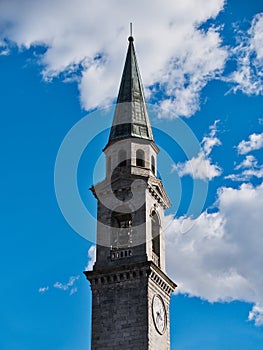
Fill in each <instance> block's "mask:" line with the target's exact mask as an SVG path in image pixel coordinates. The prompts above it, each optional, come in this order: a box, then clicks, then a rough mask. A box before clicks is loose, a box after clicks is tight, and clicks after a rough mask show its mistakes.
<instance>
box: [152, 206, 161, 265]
mask: <svg viewBox="0 0 263 350" xmlns="http://www.w3.org/2000/svg"><path fill="white" fill-rule="evenodd" d="M151 222H152V251H153V253H154V254H155V255H156V256H157V258H158V260H159V259H160V221H159V218H158V215H157V213H156V211H153V212H152V220H151Z"/></svg>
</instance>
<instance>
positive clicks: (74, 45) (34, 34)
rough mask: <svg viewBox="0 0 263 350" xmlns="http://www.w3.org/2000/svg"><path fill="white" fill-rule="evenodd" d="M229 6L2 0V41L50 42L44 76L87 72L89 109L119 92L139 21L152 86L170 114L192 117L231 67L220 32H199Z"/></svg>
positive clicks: (162, 0)
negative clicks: (131, 38) (203, 95)
mask: <svg viewBox="0 0 263 350" xmlns="http://www.w3.org/2000/svg"><path fill="white" fill-rule="evenodd" d="M223 7H224V0H210V1H209V2H207V1H206V0H185V1H176V2H175V1H173V0H156V1H155V2H154V3H153V2H152V1H149V0H146V1H144V2H141V1H139V0H134V1H133V2H130V1H121V2H120V1H117V0H110V1H104V2H97V1H95V0H88V1H87V0H68V1H66V2H63V1H61V0H46V1H42V0H27V1H23V2H21V1H19V0H13V1H9V0H2V1H1V2H0V24H1V30H2V31H1V36H0V40H4V39H7V40H9V41H12V42H15V43H16V44H17V45H18V46H19V47H20V48H29V47H31V46H33V45H39V44H41V45H44V46H45V47H46V51H45V53H43V55H42V56H40V62H41V64H42V65H43V75H44V77H45V79H52V77H54V76H57V75H59V74H60V73H62V72H63V73H65V76H67V75H69V76H70V77H72V74H73V75H74V72H75V71H76V70H78V71H80V72H81V74H80V77H79V79H78V81H79V90H80V98H81V103H82V105H83V106H84V108H85V109H87V110H89V109H92V108H95V107H97V106H101V105H104V104H106V103H108V102H109V101H111V100H112V99H113V98H115V97H116V95H117V89H118V82H119V79H120V76H121V71H122V68H123V59H124V55H125V51H126V45H125V42H126V40H127V34H128V24H129V22H130V21H132V22H133V23H134V33H135V38H136V48H137V51H138V56H139V61H140V62H139V63H140V67H141V71H142V75H143V80H144V82H145V85H146V86H148V87H151V88H150V90H149V91H156V92H158V89H157V88H156V87H157V86H158V87H159V88H161V90H162V92H163V96H164V99H163V101H162V102H161V106H162V107H163V106H166V108H167V113H168V116H170V112H171V111H172V110H173V116H177V115H184V116H186V117H189V116H191V115H193V114H194V113H195V112H196V110H198V109H199V104H200V101H199V96H200V92H201V90H202V89H203V87H204V86H205V85H206V84H207V82H208V81H210V80H211V79H214V78H215V77H216V76H217V75H218V74H220V73H221V72H222V70H223V68H224V65H225V61H226V58H227V50H226V49H225V48H223V47H222V43H221V38H220V32H219V31H220V29H217V28H215V27H213V26H212V25H211V26H210V27H209V28H208V29H207V30H206V31H204V30H202V29H200V25H201V24H203V23H205V22H206V21H207V20H209V19H213V18H215V17H216V16H217V15H218V13H219V12H220V11H221V10H222V9H223ZM138 8H140V11H138ZM145 13H147V16H145ZM102 23H103V25H101V24H102ZM152 94H154V92H152Z"/></svg>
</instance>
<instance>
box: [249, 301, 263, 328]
mask: <svg viewBox="0 0 263 350" xmlns="http://www.w3.org/2000/svg"><path fill="white" fill-rule="evenodd" d="M248 319H249V321H255V324H256V326H263V307H262V306H259V305H254V306H253V308H252V310H251V311H250V313H249V315H248Z"/></svg>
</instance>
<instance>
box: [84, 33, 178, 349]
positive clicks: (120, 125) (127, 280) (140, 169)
mask: <svg viewBox="0 0 263 350" xmlns="http://www.w3.org/2000/svg"><path fill="white" fill-rule="evenodd" d="M133 41H134V40H133V37H131V36H130V37H129V46H128V52H127V57H126V61H125V66H124V71H123V75H122V80H121V85H120V90H119V94H118V99H117V105H116V109H115V113H114V119H113V124H112V127H111V131H110V136H109V140H108V143H107V145H106V147H105V148H104V153H105V155H106V168H107V169H106V178H105V180H103V181H102V182H100V183H98V184H97V185H95V186H93V187H92V188H91V190H92V192H93V194H94V196H95V197H96V199H97V201H98V209H97V210H98V212H97V246H96V262H95V264H94V267H93V271H85V275H86V277H87V279H88V280H89V281H90V284H91V290H92V346H91V349H92V350H106V349H109V350H117V349H118V350H119V349H121V350H123V349H125V350H135V349H136V350H169V349H170V318H169V304H170V294H171V292H172V291H174V289H175V287H176V284H175V283H174V282H172V281H171V280H170V279H169V277H168V276H167V275H166V272H165V242H164V230H163V219H164V210H165V209H166V208H168V207H169V205H170V202H169V198H168V196H167V194H166V192H165V190H164V187H163V185H162V182H161V180H160V179H159V178H158V177H157V154H158V152H159V149H158V147H157V145H156V144H155V142H154V138H153V134H152V129H151V124H150V119H149V115H148V111H147V106H146V103H145V97H144V92H143V85H142V81H141V77H140V72H139V68H138V64H137V60H136V55H135V49H134V43H133Z"/></svg>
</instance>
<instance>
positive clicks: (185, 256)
mask: <svg viewBox="0 0 263 350" xmlns="http://www.w3.org/2000/svg"><path fill="white" fill-rule="evenodd" d="M217 206H218V212H216V213H211V214H208V213H202V214H201V215H200V216H199V218H197V219H195V220H194V219H191V218H185V217H181V218H178V219H174V218H173V217H171V216H170V217H167V218H166V220H167V230H166V242H167V243H166V254H167V265H168V272H169V274H170V275H171V276H172V278H173V279H174V280H175V282H176V283H178V286H179V287H178V290H177V292H180V293H187V294H189V295H193V296H198V297H200V298H203V299H206V300H208V301H210V302H216V301H231V300H241V301H247V302H251V303H254V304H255V306H254V308H253V310H252V311H251V313H250V315H249V319H250V320H254V321H255V323H256V324H260V323H261V322H262V317H263V313H262V308H263V279H262V266H263V255H262V246H263V233H262V227H263V216H262V207H263V184H261V185H259V186H257V187H253V186H252V185H249V184H242V185H241V187H240V188H239V189H233V188H221V189H220V191H219V192H218V201H217ZM189 221H190V225H188V227H190V230H189V231H188V232H187V233H185V234H183V233H182V232H185V230H184V226H185V223H187V224H188V223H189ZM174 251H176V254H174Z"/></svg>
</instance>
